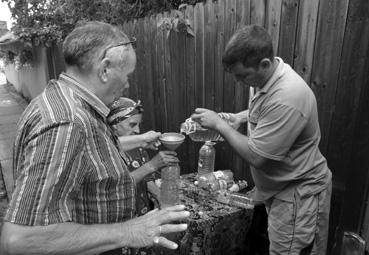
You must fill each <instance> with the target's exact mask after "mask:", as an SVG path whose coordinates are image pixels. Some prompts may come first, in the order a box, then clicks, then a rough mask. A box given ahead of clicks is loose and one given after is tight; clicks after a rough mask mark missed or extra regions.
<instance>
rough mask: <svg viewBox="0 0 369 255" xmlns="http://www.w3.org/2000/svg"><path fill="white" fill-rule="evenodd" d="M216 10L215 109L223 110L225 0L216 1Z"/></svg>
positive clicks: (217, 110)
mask: <svg viewBox="0 0 369 255" xmlns="http://www.w3.org/2000/svg"><path fill="white" fill-rule="evenodd" d="M214 5H215V6H214V12H215V19H216V21H215V22H216V24H215V27H214V29H215V31H216V37H215V40H216V42H215V47H214V51H215V52H214V76H215V77H214V96H215V100H214V101H215V106H214V110H215V111H216V112H220V111H223V79H224V70H223V65H222V55H223V52H224V47H225V42H224V20H225V17H224V1H223V0H221V1H217V2H215V3H214Z"/></svg>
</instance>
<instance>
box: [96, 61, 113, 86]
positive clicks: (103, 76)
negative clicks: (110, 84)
mask: <svg viewBox="0 0 369 255" xmlns="http://www.w3.org/2000/svg"><path fill="white" fill-rule="evenodd" d="M110 67H111V61H110V60H109V59H107V58H104V59H103V60H102V61H101V62H100V65H99V68H98V76H99V79H100V81H101V82H102V83H106V82H107V81H108V76H109V71H110Z"/></svg>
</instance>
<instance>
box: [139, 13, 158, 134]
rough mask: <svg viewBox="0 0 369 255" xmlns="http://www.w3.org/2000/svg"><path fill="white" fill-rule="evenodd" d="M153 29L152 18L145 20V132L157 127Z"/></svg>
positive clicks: (142, 95)
mask: <svg viewBox="0 0 369 255" xmlns="http://www.w3.org/2000/svg"><path fill="white" fill-rule="evenodd" d="M152 31H153V29H152V27H151V19H150V17H146V18H144V19H143V34H144V35H145V36H143V39H144V56H145V59H144V63H143V65H144V66H143V68H144V72H145V80H144V81H143V84H142V86H143V89H142V91H143V93H142V94H141V98H142V100H143V104H144V108H145V113H144V115H143V126H144V127H146V129H144V130H149V129H154V128H155V126H156V121H155V112H154V110H155V108H154V105H155V98H154V97H153V96H152V95H153V93H154V89H153V87H154V86H153V80H154V79H153V72H152V69H153V65H152V58H153V57H152V56H153V54H152V51H151V45H152V44H153V43H152V42H153V38H152Z"/></svg>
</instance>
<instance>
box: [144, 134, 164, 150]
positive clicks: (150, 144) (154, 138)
mask: <svg viewBox="0 0 369 255" xmlns="http://www.w3.org/2000/svg"><path fill="white" fill-rule="evenodd" d="M160 136H161V133H160V132H155V131H152V130H151V131H148V132H146V133H143V134H141V137H142V138H143V144H142V147H143V148H145V149H151V150H157V149H158V147H159V146H160V144H161V143H160V141H159V137H160Z"/></svg>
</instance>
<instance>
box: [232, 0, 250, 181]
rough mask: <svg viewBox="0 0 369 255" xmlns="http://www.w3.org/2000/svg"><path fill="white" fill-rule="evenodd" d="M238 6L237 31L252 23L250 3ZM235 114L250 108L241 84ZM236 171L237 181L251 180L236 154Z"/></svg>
mask: <svg viewBox="0 0 369 255" xmlns="http://www.w3.org/2000/svg"><path fill="white" fill-rule="evenodd" d="M236 4H237V6H236V29H239V28H242V27H244V26H245V25H247V24H249V23H250V8H251V6H250V1H249V0H237V3H236ZM234 98H235V109H234V111H235V112H240V111H242V110H245V109H247V108H248V99H249V88H248V87H246V86H243V85H241V84H236V86H235V94H234ZM239 131H240V132H241V133H243V134H245V135H246V134H247V126H246V125H243V126H241V128H240V129H239ZM233 161H234V166H233V168H234V170H235V177H236V178H237V179H243V180H249V181H250V180H251V179H252V177H251V173H250V171H249V165H248V163H247V162H246V161H244V160H243V159H242V158H241V157H240V156H239V155H238V154H237V153H234V159H233ZM250 183H252V182H251V181H250Z"/></svg>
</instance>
